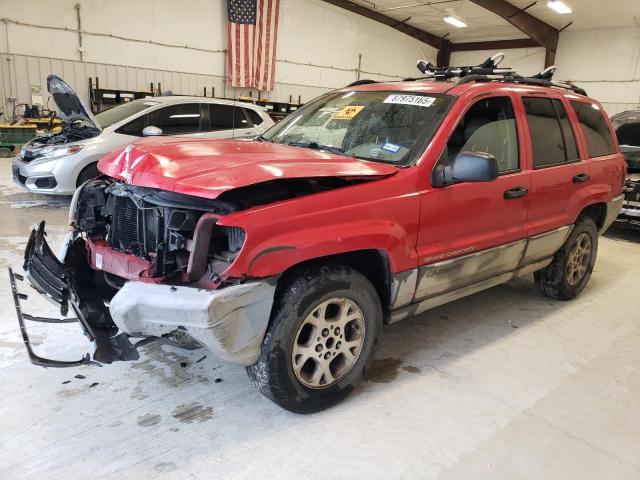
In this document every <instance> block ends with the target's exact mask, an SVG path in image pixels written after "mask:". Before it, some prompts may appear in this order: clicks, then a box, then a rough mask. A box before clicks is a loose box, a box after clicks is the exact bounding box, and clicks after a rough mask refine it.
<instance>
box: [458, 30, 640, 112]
mask: <svg viewBox="0 0 640 480" xmlns="http://www.w3.org/2000/svg"><path fill="white" fill-rule="evenodd" d="M494 53H496V52H494V51H477V52H454V53H453V54H452V56H451V63H452V65H476V64H478V63H479V62H481V61H483V60H485V59H486V58H488V57H490V56H491V55H493V54H494ZM639 62H640V28H637V27H625V28H615V29H613V28H608V29H599V30H576V31H572V30H570V29H569V30H566V31H564V32H562V33H561V34H560V40H559V42H558V51H557V52H556V60H555V64H556V66H557V67H558V70H557V71H556V74H555V76H554V78H556V79H558V80H570V81H572V82H574V83H576V84H577V85H579V86H581V87H582V88H584V89H585V90H586V91H587V93H588V94H589V96H591V97H593V98H595V99H597V100H599V101H600V102H602V103H603V105H604V107H605V109H606V111H607V113H608V114H609V115H613V114H615V113H618V112H622V111H625V110H631V109H637V108H640V65H639ZM502 65H505V66H508V67H514V68H515V70H516V71H517V72H518V73H520V74H522V75H527V74H532V73H536V72H539V71H541V70H542V69H543V68H544V49H542V48H527V49H514V50H505V59H504V61H503V63H502Z"/></svg>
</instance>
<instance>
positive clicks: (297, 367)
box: [291, 297, 365, 388]
mask: <svg viewBox="0 0 640 480" xmlns="http://www.w3.org/2000/svg"><path fill="white" fill-rule="evenodd" d="M364 336H365V323H364V315H363V314H362V310H360V307H358V305H357V304H356V303H355V302H354V301H352V300H350V299H348V298H337V297H335V298H330V299H329V300H325V301H323V302H322V303H320V304H318V305H317V306H316V307H315V308H313V310H312V311H311V313H309V314H308V315H307V317H306V318H305V319H304V321H303V322H302V324H301V325H300V328H299V329H298V332H297V333H296V336H295V342H294V345H293V350H292V355H291V360H292V365H293V371H294V373H295V375H296V377H297V378H298V380H299V381H300V382H301V383H302V384H303V385H305V386H306V387H309V388H327V387H329V386H331V385H333V384H335V383H336V382H338V381H339V380H340V379H342V378H343V377H344V376H345V375H346V374H347V373H349V371H351V369H352V368H353V366H354V365H355V364H356V362H357V361H358V358H359V357H360V353H361V351H362V346H363V344H364Z"/></svg>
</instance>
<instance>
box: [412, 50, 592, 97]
mask: <svg viewBox="0 0 640 480" xmlns="http://www.w3.org/2000/svg"><path fill="white" fill-rule="evenodd" d="M503 59H504V53H496V54H495V55H493V56H491V57H489V58H487V59H486V60H485V61H484V62H482V63H481V64H480V65H472V66H466V67H436V66H434V65H433V64H431V63H428V62H425V61H423V60H420V61H418V64H417V67H418V70H420V72H422V73H423V74H424V75H425V76H424V77H418V78H405V79H404V81H415V80H436V81H450V80H451V79H453V78H458V79H459V80H458V81H457V82H456V84H457V85H462V84H465V83H471V82H509V83H520V84H524V85H536V86H542V87H556V88H562V89H565V90H571V91H572V92H574V93H577V94H579V95H585V96H586V95H587V92H586V91H585V90H584V89H583V88H580V87H578V86H576V85H574V84H573V83H571V82H554V81H553V80H552V78H553V74H554V73H555V71H556V67H555V66H553V67H548V68H546V69H544V70H543V71H542V72H540V73H538V74H536V75H533V76H531V77H523V76H522V75H519V74H517V73H516V72H515V70H513V69H512V68H509V67H503V68H498V65H499V64H500V62H502V60H503Z"/></svg>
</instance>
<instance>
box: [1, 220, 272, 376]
mask: <svg viewBox="0 0 640 480" xmlns="http://www.w3.org/2000/svg"><path fill="white" fill-rule="evenodd" d="M44 227H45V224H44V222H42V223H41V224H40V225H39V226H38V227H37V228H34V229H33V231H32V232H31V236H30V237H29V241H28V243H27V247H26V249H25V256H24V271H25V273H26V277H27V279H28V280H29V283H30V284H31V286H32V287H33V288H34V289H35V290H36V291H37V292H38V293H40V294H42V295H43V296H45V297H46V298H47V299H49V300H50V301H51V302H53V303H54V304H55V305H58V306H59V307H60V314H61V315H62V316H63V317H64V316H66V315H67V313H68V312H69V311H72V312H74V313H75V315H76V317H75V318H61V319H55V318H42V317H35V316H32V315H29V314H26V313H24V312H23V311H22V304H21V301H24V300H27V298H28V297H27V295H26V294H24V293H20V292H19V291H18V282H20V281H22V280H23V277H22V275H19V274H16V273H14V272H13V271H12V270H11V269H9V278H10V281H11V288H12V291H13V295H14V302H15V307H16V313H17V315H18V322H19V324H20V331H21V332H22V338H23V340H24V343H25V346H26V348H27V352H28V354H29V358H30V360H31V362H32V363H34V364H36V365H40V366H44V367H72V366H78V365H86V364H90V363H111V362H113V361H117V360H137V359H138V358H139V357H140V356H139V354H138V352H137V347H139V346H140V345H142V344H144V343H148V342H149V341H153V340H156V339H158V338H161V337H165V338H167V339H169V340H170V339H171V338H172V337H176V334H180V335H182V336H184V334H188V335H189V336H191V337H192V338H193V339H195V340H196V341H197V342H198V343H200V344H201V345H203V346H204V347H207V348H209V349H210V350H212V351H213V352H214V353H215V354H217V355H218V356H219V357H220V358H222V359H224V360H227V361H229V362H232V363H236V364H239V365H251V364H253V363H255V362H256V360H257V359H258V357H259V355H260V347H261V345H262V340H263V338H264V335H265V332H266V330H267V325H268V323H269V317H270V314H271V307H272V304H273V297H274V294H275V287H276V278H275V277H274V278H270V279H267V280H264V281H252V282H247V283H243V284H238V285H231V286H228V287H225V288H222V289H219V290H204V289H199V288H193V287H188V286H172V285H162V284H156V283H145V282H140V281H129V282H127V283H126V284H125V285H124V286H123V287H122V288H120V289H119V290H118V291H117V293H116V294H115V295H114V296H113V298H112V299H111V301H110V302H109V308H108V309H107V308H106V307H105V306H104V302H103V301H102V299H101V298H100V296H99V295H97V294H96V292H95V291H93V290H92V289H91V288H90V287H88V285H90V284H91V282H89V281H87V278H88V277H87V276H86V272H87V271H88V272H93V271H92V270H91V269H90V268H89V266H88V264H87V260H86V258H87V250H86V248H85V244H84V243H82V246H79V244H77V243H74V241H70V242H69V243H68V248H67V249H66V250H65V251H63V253H65V258H64V262H61V261H60V260H59V259H58V258H57V257H56V256H55V255H54V254H53V252H52V251H51V248H50V247H49V245H48V244H47V242H46V240H45V235H46V233H45V230H44ZM77 240H78V239H77ZM96 297H97V298H96ZM69 306H70V307H71V308H69ZM25 321H39V322H48V323H67V322H75V321H77V322H78V323H79V324H80V326H81V328H82V329H83V331H84V333H85V335H86V336H87V337H88V338H89V339H90V340H91V341H93V342H95V345H96V349H95V352H94V353H93V356H91V355H90V354H89V353H87V354H85V355H84V356H83V357H82V358H81V359H79V360H75V361H63V360H54V359H48V358H43V357H41V356H38V355H37V354H36V353H35V352H34V351H33V349H32V348H31V342H30V340H29V334H28V332H27V328H26V325H25ZM99 327H100V328H99ZM180 335H178V336H180ZM130 337H143V339H142V340H140V341H138V342H137V343H135V344H132V343H131V342H130V341H129V338H130Z"/></svg>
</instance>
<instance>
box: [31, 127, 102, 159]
mask: <svg viewBox="0 0 640 480" xmlns="http://www.w3.org/2000/svg"><path fill="white" fill-rule="evenodd" d="M100 132H101V130H100V129H98V128H95V127H94V126H92V125H88V124H86V123H85V122H82V121H76V122H74V123H72V124H70V125H67V126H66V127H64V128H63V129H62V130H61V131H59V132H56V133H52V134H50V135H44V136H42V137H37V138H34V139H33V140H31V141H30V142H29V143H28V144H27V145H25V147H26V148H23V149H22V150H21V159H22V161H23V162H25V163H28V162H31V161H32V160H35V159H37V158H39V157H41V156H42V155H44V154H45V153H46V151H43V150H44V149H45V148H47V147H57V146H62V145H66V144H68V143H72V142H78V141H80V140H86V139H87V138H93V137H97V136H98V135H99V134H100ZM70 148H73V146H70Z"/></svg>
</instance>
